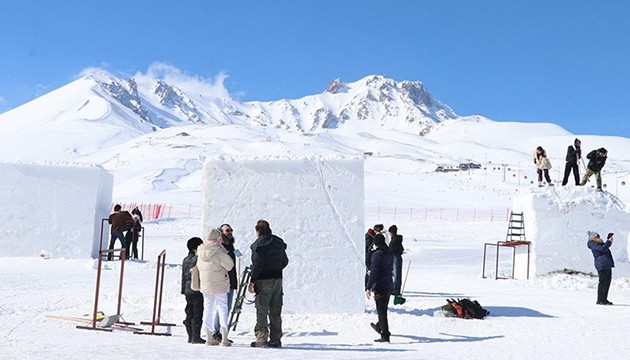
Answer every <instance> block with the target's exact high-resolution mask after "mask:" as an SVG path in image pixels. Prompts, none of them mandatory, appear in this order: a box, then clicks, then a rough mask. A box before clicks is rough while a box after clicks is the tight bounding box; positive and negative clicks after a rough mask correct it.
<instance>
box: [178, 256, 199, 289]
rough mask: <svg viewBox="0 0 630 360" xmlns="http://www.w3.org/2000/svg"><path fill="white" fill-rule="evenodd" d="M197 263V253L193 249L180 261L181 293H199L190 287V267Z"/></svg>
mask: <svg viewBox="0 0 630 360" xmlns="http://www.w3.org/2000/svg"><path fill="white" fill-rule="evenodd" d="M195 265H197V255H196V254H195V251H190V252H189V253H188V255H187V256H186V257H185V258H184V260H183V261H182V294H184V295H194V294H199V291H195V290H193V289H191V288H190V284H191V282H192V275H191V273H190V269H192V268H193V267H194V266H195Z"/></svg>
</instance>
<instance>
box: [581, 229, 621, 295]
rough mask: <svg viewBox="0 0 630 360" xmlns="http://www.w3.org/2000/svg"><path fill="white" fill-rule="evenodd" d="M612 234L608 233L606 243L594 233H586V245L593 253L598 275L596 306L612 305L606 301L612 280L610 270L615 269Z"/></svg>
mask: <svg viewBox="0 0 630 360" xmlns="http://www.w3.org/2000/svg"><path fill="white" fill-rule="evenodd" d="M613 235H614V234H613V233H609V234H608V236H607V239H606V242H604V240H602V238H601V237H600V236H599V234H598V233H597V232H596V231H589V232H588V242H587V243H586V245H587V246H588V248H589V249H591V252H592V253H593V258H594V259H595V269H597V275H599V284H598V285H597V303H596V304H597V305H612V304H613V303H612V302H610V301H608V289H610V282H611V280H612V268H614V267H615V261H614V260H613V257H612V253H611V252H610V246H611V245H612V243H613V240H614V239H613Z"/></svg>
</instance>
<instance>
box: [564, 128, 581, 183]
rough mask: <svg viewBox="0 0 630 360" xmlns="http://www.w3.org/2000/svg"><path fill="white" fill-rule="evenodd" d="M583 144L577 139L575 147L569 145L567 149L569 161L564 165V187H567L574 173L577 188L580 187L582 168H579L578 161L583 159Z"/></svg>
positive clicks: (567, 159) (574, 142) (574, 143)
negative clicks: (570, 176)
mask: <svg viewBox="0 0 630 360" xmlns="http://www.w3.org/2000/svg"><path fill="white" fill-rule="evenodd" d="M581 146H582V142H581V141H580V139H577V138H576V139H575V140H574V141H573V145H569V147H568V148H567V156H566V158H565V160H566V161H567V162H566V164H565V165H564V178H562V186H565V185H566V184H567V183H568V182H569V175H570V174H571V171H573V177H574V178H575V186H579V185H580V168H579V167H578V160H580V159H581V158H582V147H581Z"/></svg>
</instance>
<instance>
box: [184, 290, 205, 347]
mask: <svg viewBox="0 0 630 360" xmlns="http://www.w3.org/2000/svg"><path fill="white" fill-rule="evenodd" d="M184 311H185V312H186V320H184V324H187V325H190V327H191V331H192V334H191V335H192V337H193V338H194V339H198V338H199V337H200V336H201V328H202V326H201V325H202V324H203V294H201V293H195V294H192V295H186V308H184Z"/></svg>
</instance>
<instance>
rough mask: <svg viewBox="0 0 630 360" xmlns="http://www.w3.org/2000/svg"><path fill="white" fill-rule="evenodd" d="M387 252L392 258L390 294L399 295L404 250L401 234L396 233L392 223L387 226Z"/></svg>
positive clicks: (396, 228) (395, 227) (396, 230)
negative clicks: (391, 288) (392, 274)
mask: <svg viewBox="0 0 630 360" xmlns="http://www.w3.org/2000/svg"><path fill="white" fill-rule="evenodd" d="M388 231H389V238H390V240H389V252H391V253H392V256H393V258H394V268H393V271H394V288H393V290H392V295H400V287H401V284H402V254H403V252H404V251H405V248H404V247H403V244H402V242H403V236H402V235H399V234H398V227H397V226H396V225H392V226H390V227H389V230H388Z"/></svg>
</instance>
